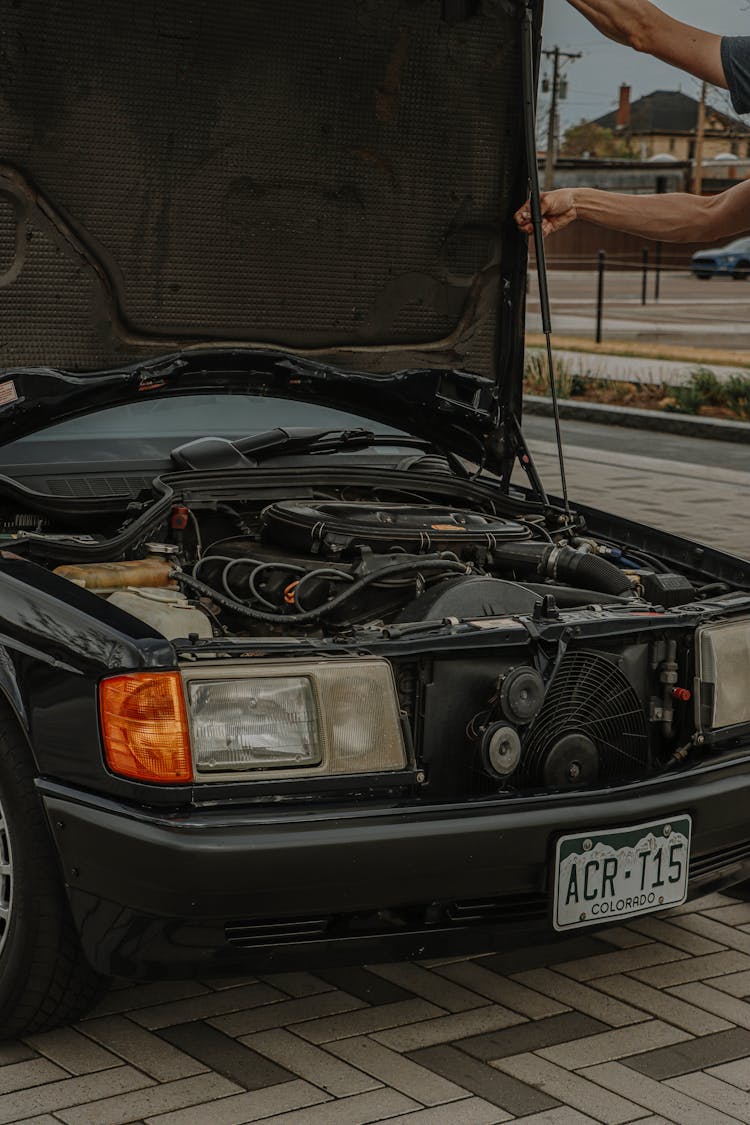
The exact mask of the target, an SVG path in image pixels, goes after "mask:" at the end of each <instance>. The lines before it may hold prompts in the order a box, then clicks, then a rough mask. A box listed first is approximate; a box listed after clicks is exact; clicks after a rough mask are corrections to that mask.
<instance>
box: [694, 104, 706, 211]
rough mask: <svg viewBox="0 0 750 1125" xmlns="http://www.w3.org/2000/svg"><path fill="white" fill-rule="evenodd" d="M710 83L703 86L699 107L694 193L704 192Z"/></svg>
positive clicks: (700, 193)
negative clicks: (704, 152)
mask: <svg viewBox="0 0 750 1125" xmlns="http://www.w3.org/2000/svg"><path fill="white" fill-rule="evenodd" d="M707 92H708V83H707V82H704V83H703V85H702V86H701V102H700V106H699V107H698V128H697V130H696V134H695V157H694V159H695V166H694V169H693V194H694V195H702V194H703V150H704V147H705V141H706V94H707Z"/></svg>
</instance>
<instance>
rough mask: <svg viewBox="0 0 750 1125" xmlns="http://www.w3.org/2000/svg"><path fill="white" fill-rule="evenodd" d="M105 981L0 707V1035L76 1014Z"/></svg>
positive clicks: (22, 746)
mask: <svg viewBox="0 0 750 1125" xmlns="http://www.w3.org/2000/svg"><path fill="white" fill-rule="evenodd" d="M105 983H106V982H105V980H104V978H102V977H101V976H99V975H98V974H97V973H95V972H94V970H93V969H92V968H91V967H90V966H89V964H88V962H87V961H86V960H85V958H84V956H83V952H82V950H81V946H80V944H79V941H78V936H77V934H76V932H75V929H74V927H73V921H72V918H71V916H70V912H69V909H68V903H67V900H66V897H65V891H64V888H63V884H62V879H61V877H60V868H59V865H58V862H57V858H56V856H55V854H54V851H53V846H52V841H51V838H50V833H49V829H48V826H47V823H46V820H45V816H44V812H43V809H42V805H41V802H40V800H39V796H38V794H37V792H36V789H35V786H34V771H33V769H32V765H31V754H30V752H29V747H28V745H27V743H26V741H25V739H24V738H23V736H22V734H21V732H20V730H19V728H18V725H17V723H16V721H15V719H14V718H12V717H11V715H10V713H9V712H8V710H7V709H6V708H2V707H0V1039H8V1038H12V1037H14V1036H18V1035H21V1034H26V1033H29V1032H35V1031H44V1030H46V1029H48V1028H51V1027H54V1026H56V1025H57V1024H60V1023H67V1022H70V1021H72V1020H74V1019H76V1018H77V1017H78V1016H80V1015H81V1014H82V1013H83V1012H84V1011H85V1010H86V1009H87V1008H88V1007H90V1005H91V1004H92V1003H93V1001H94V1000H95V999H96V997H97V996H98V995H99V993H100V992H101V991H102V988H103V987H104V985H105Z"/></svg>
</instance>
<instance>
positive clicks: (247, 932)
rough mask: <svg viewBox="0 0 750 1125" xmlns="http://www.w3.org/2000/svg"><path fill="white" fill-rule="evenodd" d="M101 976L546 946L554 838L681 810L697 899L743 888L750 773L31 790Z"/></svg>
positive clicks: (749, 863) (734, 766)
mask: <svg viewBox="0 0 750 1125" xmlns="http://www.w3.org/2000/svg"><path fill="white" fill-rule="evenodd" d="M39 787H40V790H41V795H42V799H43V801H44V805H45V807H46V811H47V815H48V818H49V822H50V826H51V830H52V833H53V836H54V839H55V841H56V844H57V848H58V851H59V855H60V860H61V864H62V869H63V872H64V877H65V884H66V888H67V891H68V895H69V899H70V903H71V907H72V910H73V916H74V919H75V922H76V925H77V927H78V930H79V932H80V935H81V940H82V943H83V947H84V950H85V952H86V955H87V956H88V958H89V960H90V961H91V962H92V964H93V965H94V966H95V967H96V968H97V969H99V970H100V971H102V972H105V973H113V974H116V975H122V976H138V977H152V976H153V977H155V976H159V977H165V976H185V975H191V974H194V973H199V972H205V971H206V970H210V971H211V972H213V973H218V972H221V971H225V970H226V971H236V970H237V969H246V970H254V971H263V970H265V971H271V970H273V969H280V968H288V967H291V966H294V965H297V966H299V965H300V963H304V964H305V965H306V966H308V967H309V966H310V965H312V964H315V963H321V962H332V961H343V960H350V961H351V960H359V959H366V960H384V959H391V958H393V957H403V956H415V957H428V956H437V955H439V954H443V953H445V952H446V951H449V952H452V953H453V952H466V951H468V950H472V949H474V950H477V949H482V948H484V949H498V948H512V947H513V945H514V944H516V943H518V942H520V941H527V940H532V939H534V938H537V939H548V938H549V937H550V935H551V931H552V927H551V920H550V919H551V908H550V899H551V893H550V888H549V882H550V873H551V862H552V857H553V855H554V847H555V842H556V839H557V837H558V836H559V835H561V834H567V833H577V832H585V831H588V830H589V829H591V830H592V831H593V830H595V829H603V828H618V827H627V826H628V825H633V824H641V823H643V822H644V821H647V820H659V819H661V818H671V817H674V816H676V815H677V814H679V813H689V814H690V815H691V816H692V818H693V855H692V857H691V894H693V895H694V894H697V893H699V892H702V891H704V890H708V889H715V888H717V887H719V886H725V885H729V884H731V883H732V882H739V881H741V880H743V879H745V878H747V877H749V876H750V761H742V762H737V761H734V762H733V763H731V765H725V766H722V767H714V768H710V769H709V768H705V769H702V770H699V771H692V772H690V773H686V774H683V775H677V774H673V775H671V776H670V777H667V778H661V779H656V780H652V781H650V782H647V783H640V784H637V785H629V786H626V787H622V788H620V789H617V790H610V791H608V792H602V793H596V794H592V793H581V794H575V795H571V794H566V795H564V796H563V795H557V796H554V797H544V798H523V799H513V800H504V801H501V802H499V803H498V802H495V803H489V802H482V803H472V804H462V805H455V806H450V807H446V806H442V807H435V806H418V805H411V806H402V807H387V808H384V807H380V808H371V807H362V806H360V807H357V808H338V809H331V808H327V809H323V810H321V809H312V808H310V809H307V810H305V811H303V812H300V811H299V810H298V809H291V808H284V809H281V810H280V811H279V810H276V811H268V810H248V809H247V808H243V809H241V810H236V809H226V808H225V809H221V810H211V811H205V810H193V811H192V812H191V813H190V814H187V815H174V816H165V815H164V814H163V813H162V814H153V813H150V812H147V811H144V810H142V809H139V810H135V809H133V808H129V807H126V806H123V805H119V804H116V803H115V802H112V801H108V800H102V799H98V798H93V797H92V796H91V795H90V794H84V793H81V792H77V791H72V790H70V789H67V788H64V787H62V786H58V785H56V784H53V783H50V782H44V781H42V782H40V783H39Z"/></svg>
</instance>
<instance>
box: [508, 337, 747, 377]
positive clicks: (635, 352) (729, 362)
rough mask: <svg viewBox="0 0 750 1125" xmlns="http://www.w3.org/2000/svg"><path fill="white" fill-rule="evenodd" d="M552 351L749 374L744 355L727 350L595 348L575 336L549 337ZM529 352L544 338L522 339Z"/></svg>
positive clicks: (626, 344) (620, 343)
mask: <svg viewBox="0 0 750 1125" xmlns="http://www.w3.org/2000/svg"><path fill="white" fill-rule="evenodd" d="M552 343H553V345H554V347H556V348H559V349H560V350H561V351H567V352H582V353H583V354H584V355H619V356H625V357H630V358H632V359H656V360H664V361H667V362H669V361H672V360H674V361H675V362H676V363H686V364H690V365H695V366H696V367H702V366H706V365H712V366H716V367H744V368H747V369H748V370H750V355H749V354H748V353H747V352H746V351H732V350H731V349H728V348H694V347H690V346H688V345H682V344H675V345H667V344H643V343H635V342H631V341H629V340H613V341H611V342H609V343H604V344H595V343H594V342H593V341H592V340H587V339H584V338H581V337H578V336H553V338H552ZM526 345H527V347H529V348H543V347H544V345H545V340H544V336H542V335H541V334H540V333H537V332H532V333H529V334H528V335H527V337H526Z"/></svg>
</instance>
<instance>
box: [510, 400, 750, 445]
mask: <svg viewBox="0 0 750 1125" xmlns="http://www.w3.org/2000/svg"><path fill="white" fill-rule="evenodd" d="M558 405H559V407H560V417H561V418H567V419H569V420H570V421H573V422H596V423H599V425H602V426H625V427H629V428H630V429H633V430H657V431H659V432H660V433H667V434H680V435H681V436H682V437H696V438H708V439H709V440H711V441H735V442H742V443H750V423H748V422H729V421H726V420H725V419H723V418H696V417H694V416H693V415H690V414H668V413H666V411H663V410H631V409H629V408H628V407H626V406H605V405H603V404H602V403H599V402H576V401H575V400H574V399H569V398H563V399H559V400H558ZM523 408H524V411H525V413H526V414H536V415H541V416H542V417H544V418H551V417H552V400H551V399H549V398H542V397H540V396H538V395H524V398H523Z"/></svg>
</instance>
